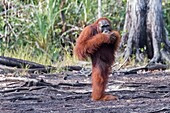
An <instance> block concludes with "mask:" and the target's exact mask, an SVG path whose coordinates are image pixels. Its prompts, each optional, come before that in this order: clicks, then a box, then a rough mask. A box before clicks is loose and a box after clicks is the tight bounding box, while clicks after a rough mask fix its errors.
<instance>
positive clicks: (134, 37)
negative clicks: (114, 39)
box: [121, 0, 170, 64]
mask: <svg viewBox="0 0 170 113" xmlns="http://www.w3.org/2000/svg"><path fill="white" fill-rule="evenodd" d="M121 47H122V48H125V51H124V59H125V61H126V60H128V59H129V58H130V57H131V56H132V55H135V58H136V61H139V62H141V61H143V58H144V57H143V55H146V56H147V57H148V58H149V59H150V63H151V64H152V63H158V62H166V61H168V62H169V61H170V55H169V54H170V43H169V41H168V37H167V35H166V32H165V27H164V23H163V16H162V0H127V8H126V17H125V24H124V34H123V36H122V42H121Z"/></svg>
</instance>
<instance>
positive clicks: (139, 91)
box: [0, 71, 170, 113]
mask: <svg viewBox="0 0 170 113" xmlns="http://www.w3.org/2000/svg"><path fill="white" fill-rule="evenodd" d="M75 73H76V72H70V73H69V72H65V73H63V74H51V75H28V76H23V77H17V76H15V77H13V76H10V75H4V74H1V75H0V113H170V73H167V72H162V71H161V72H153V73H152V72H148V73H143V74H128V75H125V74H113V75H110V79H109V83H108V88H107V92H108V93H110V94H113V95H117V96H118V97H119V100H116V101H107V102H102V101H98V102H94V101H92V100H91V99H90V94H91V77H90V76H83V75H79V74H75Z"/></svg>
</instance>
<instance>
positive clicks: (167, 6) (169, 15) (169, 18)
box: [162, 0, 170, 33]
mask: <svg viewBox="0 0 170 113" xmlns="http://www.w3.org/2000/svg"><path fill="white" fill-rule="evenodd" d="M162 5H163V17H164V20H165V26H166V28H167V30H168V32H169V33H170V1H169V0H163V2H162Z"/></svg>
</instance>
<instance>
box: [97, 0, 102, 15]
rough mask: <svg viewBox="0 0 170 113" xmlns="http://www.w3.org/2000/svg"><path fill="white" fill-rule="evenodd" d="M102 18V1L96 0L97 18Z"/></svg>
mask: <svg viewBox="0 0 170 113" xmlns="http://www.w3.org/2000/svg"><path fill="white" fill-rule="evenodd" d="M101 17H102V0H98V18H101Z"/></svg>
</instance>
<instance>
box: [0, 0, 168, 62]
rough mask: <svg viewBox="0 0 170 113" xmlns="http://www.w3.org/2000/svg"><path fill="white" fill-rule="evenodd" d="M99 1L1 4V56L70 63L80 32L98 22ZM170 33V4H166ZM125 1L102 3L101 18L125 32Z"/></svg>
mask: <svg viewBox="0 0 170 113" xmlns="http://www.w3.org/2000/svg"><path fill="white" fill-rule="evenodd" d="M97 4H98V3H97V1H95V0H94V1H91V0H8V1H7V0H2V2H1V3H0V48H1V49H0V55H2V56H10V57H15V58H21V59H26V60H31V61H35V62H38V63H42V64H52V63H56V62H60V61H62V60H63V59H64V60H66V59H69V58H70V56H71V55H70V54H71V53H72V48H73V46H74V43H75V39H76V38H77V36H78V34H79V33H80V31H81V29H82V28H83V27H84V26H86V25H88V24H90V23H92V22H93V21H94V20H96V18H97V8H98V6H97ZM162 4H163V16H164V20H165V26H166V28H167V31H168V32H169V33H170V1H169V0H163V2H162ZM125 10H126V0H122V1H120V0H114V1H113V0H103V1H102V14H103V16H105V17H108V18H109V19H110V20H111V22H112V23H113V28H114V29H117V30H119V31H122V29H123V24H124V17H125Z"/></svg>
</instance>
